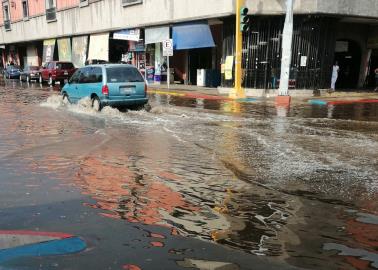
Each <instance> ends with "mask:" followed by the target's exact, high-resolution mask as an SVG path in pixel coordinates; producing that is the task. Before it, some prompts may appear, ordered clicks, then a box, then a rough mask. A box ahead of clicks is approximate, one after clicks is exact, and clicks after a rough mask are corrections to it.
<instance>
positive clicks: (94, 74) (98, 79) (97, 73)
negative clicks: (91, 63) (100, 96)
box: [89, 67, 102, 83]
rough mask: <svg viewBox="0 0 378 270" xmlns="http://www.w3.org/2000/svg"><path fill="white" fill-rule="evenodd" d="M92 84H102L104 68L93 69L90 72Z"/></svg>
mask: <svg viewBox="0 0 378 270" xmlns="http://www.w3.org/2000/svg"><path fill="white" fill-rule="evenodd" d="M89 77H90V80H89V81H90V82H91V83H102V68H100V67H92V68H91V70H90V72H89Z"/></svg>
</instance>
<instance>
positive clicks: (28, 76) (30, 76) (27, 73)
mask: <svg viewBox="0 0 378 270" xmlns="http://www.w3.org/2000/svg"><path fill="white" fill-rule="evenodd" d="M32 80H35V81H39V67H38V66H27V67H25V68H24V70H22V71H21V72H20V81H26V82H30V81H32Z"/></svg>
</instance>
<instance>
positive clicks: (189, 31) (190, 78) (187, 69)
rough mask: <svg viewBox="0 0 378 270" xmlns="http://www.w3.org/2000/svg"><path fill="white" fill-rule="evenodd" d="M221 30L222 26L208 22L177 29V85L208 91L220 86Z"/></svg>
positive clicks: (180, 25) (174, 39) (175, 63)
mask: <svg viewBox="0 0 378 270" xmlns="http://www.w3.org/2000/svg"><path fill="white" fill-rule="evenodd" d="M221 29H222V24H221V22H220V23H214V24H213V25H211V26H210V25H209V22H208V21H197V22H188V23H180V24H175V25H173V27H172V37H173V48H174V51H175V52H174V56H173V61H172V63H173V67H174V69H175V80H176V81H179V82H181V83H184V84H191V85H199V86H207V87H217V86H218V85H219V84H220V57H221V49H220V48H221V47H222V45H221V44H222V39H221V34H222V33H221V32H222V31H221ZM214 34H215V35H214ZM214 36H215V39H214ZM215 40H216V41H217V44H216V43H215ZM216 45H217V46H216Z"/></svg>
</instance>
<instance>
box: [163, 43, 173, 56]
mask: <svg viewBox="0 0 378 270" xmlns="http://www.w3.org/2000/svg"><path fill="white" fill-rule="evenodd" d="M163 56H173V41H172V39H167V40H164V41H163Z"/></svg>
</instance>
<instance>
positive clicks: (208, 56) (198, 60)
mask: <svg viewBox="0 0 378 270" xmlns="http://www.w3.org/2000/svg"><path fill="white" fill-rule="evenodd" d="M188 64H189V65H188V66H189V84H191V85H197V70H198V69H211V68H212V48H202V49H192V50H189V63H188Z"/></svg>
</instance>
